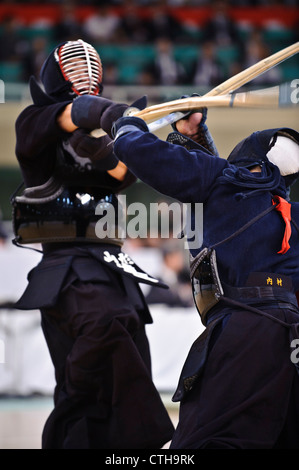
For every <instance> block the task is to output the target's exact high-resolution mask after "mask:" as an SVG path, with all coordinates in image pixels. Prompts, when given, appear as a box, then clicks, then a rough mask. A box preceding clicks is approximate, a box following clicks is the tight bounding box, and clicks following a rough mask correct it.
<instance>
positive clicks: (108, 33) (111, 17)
mask: <svg viewBox="0 0 299 470" xmlns="http://www.w3.org/2000/svg"><path fill="white" fill-rule="evenodd" d="M119 24H120V18H119V16H117V15H115V14H114V13H112V12H111V11H110V8H109V3H106V2H105V3H103V4H101V5H100V6H98V7H97V9H96V11H95V13H94V14H91V15H90V16H89V17H88V18H87V19H86V20H85V22H83V26H82V27H83V33H84V34H85V38H86V40H87V41H89V42H101V43H111V42H114V43H115V42H116V41H117V35H115V32H116V31H117V29H118V27H119Z"/></svg>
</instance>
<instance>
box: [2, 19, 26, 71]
mask: <svg viewBox="0 0 299 470" xmlns="http://www.w3.org/2000/svg"><path fill="white" fill-rule="evenodd" d="M18 27H19V24H18V22H17V20H16V19H15V17H14V16H6V17H5V18H4V19H3V20H2V22H1V31H0V60H1V61H6V62H16V61H18V60H19V58H20V52H21V50H22V42H23V41H22V39H21V37H20V35H19V33H18Z"/></svg>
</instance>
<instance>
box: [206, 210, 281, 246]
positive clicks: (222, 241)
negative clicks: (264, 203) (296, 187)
mask: <svg viewBox="0 0 299 470" xmlns="http://www.w3.org/2000/svg"><path fill="white" fill-rule="evenodd" d="M277 204H278V203H277V202H276V203H275V204H273V205H272V206H270V207H268V208H267V209H266V210H264V211H263V212H261V213H260V214H258V215H257V216H255V217H254V218H253V219H251V220H249V221H248V222H247V223H246V224H245V225H243V227H241V228H239V229H238V230H236V231H235V232H234V233H232V234H231V235H229V236H228V237H226V238H224V239H223V240H221V241H220V242H217V243H215V244H214V245H212V246H210V249H213V248H215V247H216V246H219V245H222V244H223V243H225V242H228V241H230V240H231V239H232V238H235V237H237V236H238V235H240V233H242V232H244V231H245V230H247V229H248V228H249V227H250V226H251V225H253V224H254V223H255V222H257V221H258V220H259V219H261V218H262V217H264V216H265V215H267V214H268V213H269V212H271V211H272V210H273V209H275V208H276V206H277Z"/></svg>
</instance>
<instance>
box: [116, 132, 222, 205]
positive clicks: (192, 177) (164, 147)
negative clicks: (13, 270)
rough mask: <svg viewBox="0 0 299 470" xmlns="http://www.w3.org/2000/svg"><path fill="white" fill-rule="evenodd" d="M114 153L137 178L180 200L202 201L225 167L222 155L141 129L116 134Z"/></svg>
mask: <svg viewBox="0 0 299 470" xmlns="http://www.w3.org/2000/svg"><path fill="white" fill-rule="evenodd" d="M114 152H115V154H116V156H117V157H118V158H119V159H120V160H121V161H123V162H124V163H125V164H126V165H127V166H128V168H129V169H130V170H131V171H132V173H133V174H135V176H136V177H137V178H140V179H141V180H142V181H143V182H144V183H146V184H148V185H149V186H151V187H153V188H154V189H156V190H157V191H159V192H161V193H162V194H165V195H167V196H170V197H173V198H174V199H177V200H179V201H181V202H204V201H205V199H206V198H207V197H208V194H209V192H210V189H211V187H212V185H213V184H214V182H215V179H216V178H217V177H218V176H220V175H221V174H222V171H223V169H224V168H225V167H227V166H228V163H227V161H226V160H224V159H222V158H218V157H213V156H211V155H209V154H206V153H204V152H203V151H200V150H194V151H188V150H187V149H185V148H184V147H181V146H180V145H175V144H171V143H168V142H164V141H162V140H160V139H158V137H156V136H155V135H153V134H151V133H149V132H146V133H143V132H142V131H134V132H130V133H128V134H125V135H123V136H121V137H119V138H118V139H117V140H116V142H115V143H114Z"/></svg>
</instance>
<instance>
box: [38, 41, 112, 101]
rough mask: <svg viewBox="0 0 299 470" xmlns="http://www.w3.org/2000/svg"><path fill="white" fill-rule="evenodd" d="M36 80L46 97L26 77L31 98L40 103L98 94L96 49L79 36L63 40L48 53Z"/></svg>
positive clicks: (99, 80) (99, 76) (100, 69)
mask: <svg viewBox="0 0 299 470" xmlns="http://www.w3.org/2000/svg"><path fill="white" fill-rule="evenodd" d="M40 79H41V82H42V84H43V86H44V89H45V95H46V96H44V97H42V95H41V93H40V91H42V90H41V88H40V87H39V85H38V84H37V82H36V80H35V79H34V78H31V80H30V89H31V94H32V98H33V100H34V101H35V102H40V100H41V99H42V101H43V103H41V104H47V103H45V102H44V101H48V102H62V101H67V100H73V99H74V98H75V97H76V96H78V95H85V94H88V95H99V94H100V93H101V92H102V90H103V86H102V79H103V67H102V62H101V59H100V56H99V54H98V52H97V51H96V49H95V48H94V47H93V46H91V45H90V44H88V43H87V42H85V41H83V40H82V39H77V40H75V41H66V42H64V43H62V44H60V45H59V46H57V47H56V48H55V49H54V50H53V51H52V52H51V53H50V54H49V56H48V57H47V59H46V60H45V62H44V64H43V65H42V68H41V71H40ZM38 88H39V89H38ZM47 97H48V100H47V99H46V98H47Z"/></svg>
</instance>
